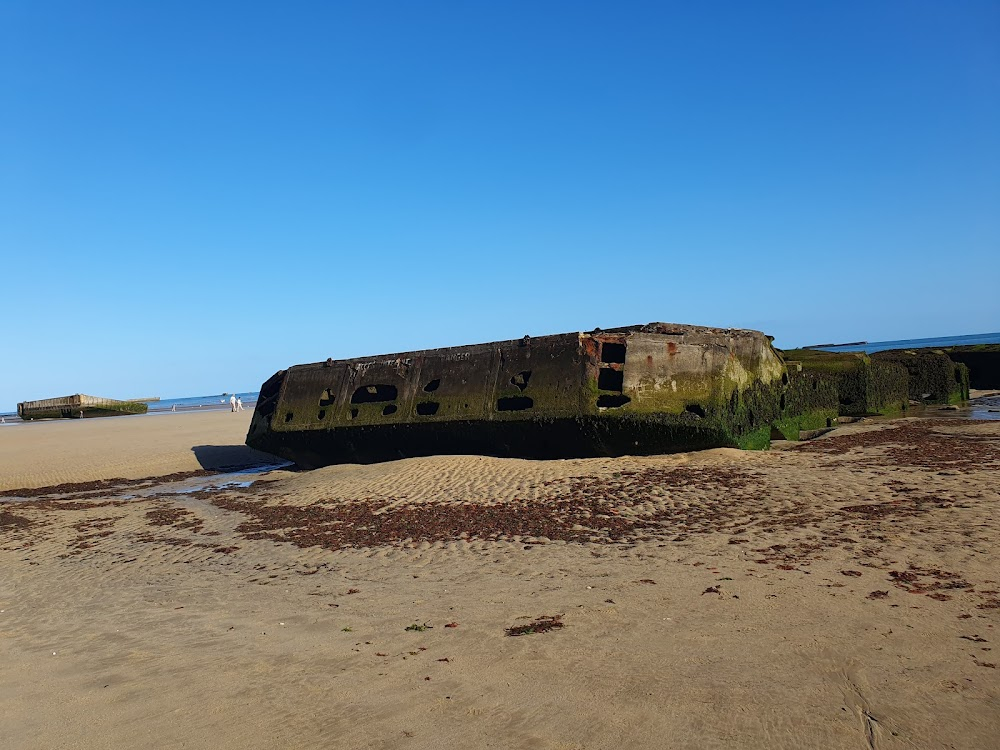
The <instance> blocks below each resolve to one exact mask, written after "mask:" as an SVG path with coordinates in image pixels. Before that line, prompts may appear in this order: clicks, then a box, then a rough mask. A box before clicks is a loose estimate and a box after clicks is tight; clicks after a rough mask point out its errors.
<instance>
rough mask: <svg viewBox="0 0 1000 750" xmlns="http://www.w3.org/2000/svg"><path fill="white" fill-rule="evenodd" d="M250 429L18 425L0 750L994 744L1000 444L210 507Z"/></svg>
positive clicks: (375, 483) (439, 476) (254, 498)
mask: <svg viewBox="0 0 1000 750" xmlns="http://www.w3.org/2000/svg"><path fill="white" fill-rule="evenodd" d="M249 419H250V413H249V412H246V413H240V414H231V413H229V412H213V413H205V414H164V415H157V416H147V417H125V418H115V419H104V420H100V419H98V420H83V421H66V422H51V423H38V424H27V425H20V426H16V427H10V428H8V429H0V491H2V493H3V496H2V497H0V569H2V570H3V575H2V576H0V664H2V665H3V668H2V669H0V706H2V707H3V712H2V718H0V747H2V748H124V747H128V748H163V747H186V748H241V749H244V750H245V749H246V748H274V747H295V748H321V747H322V748H328V747H337V748H341V747H343V748H441V747H449V748H450V747H454V748H537V749H539V750H541V749H546V750H548V749H552V750H555V749H556V748H559V749H569V748H574V749H587V750H590V749H595V750H596V749H598V748H601V749H603V748H608V749H611V748H691V749H694V748H736V747H738V748H845V749H850V750H855V749H856V748H878V749H879V750H885V749H887V748H988V747H996V746H997V737H998V736H1000V670H998V665H1000V651H997V649H998V648H1000V646H998V641H1000V632H998V630H1000V628H998V624H1000V560H998V558H997V555H996V549H997V545H998V543H1000V482H998V481H997V476H998V470H1000V421H993V422H986V421H974V420H965V419H934V418H931V419H904V420H896V421H883V422H878V421H874V422H867V421H866V422H862V423H859V424H853V425H848V426H844V427H841V428H839V429H837V430H835V431H834V432H832V433H829V434H828V435H825V436H824V437H822V438H820V439H817V440H814V441H812V442H810V443H804V444H797V445H796V444H787V443H786V444H782V445H781V446H780V447H779V449H776V450H771V451H767V452H743V451H737V450H731V449H718V450H710V451H702V452H697V453H687V454H677V455H670V456H654V457H644V458H630V457H625V458H619V459H587V460H564V461H524V460H513V459H495V458H485V457H479V456H445V457H431V458H421V459H406V460H401V461H396V462H391V463H384V464H374V465H368V466H357V465H348V466H333V467H328V468H325V469H319V470H316V471H312V472H298V471H292V470H289V469H280V470H272V471H268V472H265V473H261V474H259V475H253V476H252V477H250V478H255V479H257V481H256V482H254V483H253V484H251V485H249V486H246V484H247V481H240V483H238V484H230V485H228V486H221V487H220V486H219V485H224V484H225V483H227V482H232V481H236V480H240V479H241V478H240V477H236V479H235V480H234V477H233V476H231V475H228V474H221V475H220V474H218V473H217V472H218V471H219V470H227V471H228V470H232V469H236V468H240V467H247V466H252V465H255V464H259V463H261V462H264V461H267V460H268V457H267V456H266V455H263V454H254V453H253V452H252V451H250V450H249V449H247V448H246V447H245V446H244V445H243V439H244V436H245V434H246V429H247V426H248V424H249ZM242 479H243V480H246V476H244V477H243V478H242ZM516 634H520V635H516ZM515 635H516V637H515Z"/></svg>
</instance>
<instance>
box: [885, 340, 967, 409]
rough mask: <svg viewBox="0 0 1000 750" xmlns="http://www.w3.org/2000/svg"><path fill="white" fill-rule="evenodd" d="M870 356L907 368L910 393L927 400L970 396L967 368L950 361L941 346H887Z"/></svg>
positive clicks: (913, 397) (955, 401) (958, 399)
mask: <svg viewBox="0 0 1000 750" xmlns="http://www.w3.org/2000/svg"><path fill="white" fill-rule="evenodd" d="M872 358H873V359H876V360H879V361H882V362H895V363H897V364H899V365H902V366H903V367H905V368H906V372H907V382H908V392H909V397H910V399H911V400H913V401H923V402H925V403H929V404H959V403H962V402H963V401H968V400H969V368H968V367H966V366H965V365H964V364H961V363H956V362H953V361H952V360H951V359H950V358H949V356H948V355H947V354H946V353H945V352H944V351H942V350H940V349H890V350H887V351H882V352H876V353H875V354H873V355H872Z"/></svg>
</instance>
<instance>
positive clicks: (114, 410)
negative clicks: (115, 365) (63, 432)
mask: <svg viewBox="0 0 1000 750" xmlns="http://www.w3.org/2000/svg"><path fill="white" fill-rule="evenodd" d="M148 410H149V407H148V406H147V405H146V404H145V403H142V402H140V401H118V400H117V399H113V398H100V397H99V396H87V395H84V394H82V393H77V394H75V395H73V396H60V397H58V398H44V399H40V400H38V401H22V402H21V403H19V404H18V405H17V414H18V416H19V417H21V419H26V420H27V419H80V418H84V417H116V416H122V415H125V414H145V413H146V412H147V411H148Z"/></svg>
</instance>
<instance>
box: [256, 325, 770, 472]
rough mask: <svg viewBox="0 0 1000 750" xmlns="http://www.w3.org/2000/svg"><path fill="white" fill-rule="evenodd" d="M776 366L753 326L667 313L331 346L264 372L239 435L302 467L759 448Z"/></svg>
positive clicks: (764, 436) (767, 425) (765, 436)
mask: <svg viewBox="0 0 1000 750" xmlns="http://www.w3.org/2000/svg"><path fill="white" fill-rule="evenodd" d="M784 372H785V370H784V365H783V363H782V360H781V359H780V357H779V356H778V354H777V353H776V352H775V350H774V349H773V348H772V346H771V343H770V340H769V339H768V337H767V336H765V335H764V334H762V333H760V332H757V331H748V330H739V329H720V328H705V327H700V326H689V325H674V324H667V323H650V324H648V325H643V326H629V327H625V328H615V329H610V330H603V331H602V330H600V329H598V330H595V331H590V332H587V333H566V334H558V335H553V336H540V337H529V336H525V337H523V338H521V339H514V340H510V341H498V342H493V343H488V344H475V345H471V346H459V347H451V348H444V349H433V350H425V351H415V352H405V353H402V354H390V355H383V356H377V357H362V358H357V359H347V360H332V359H331V360H327V361H326V362H317V363H313V364H306V365H296V366H293V367H290V368H289V369H287V370H282V371H280V372H278V373H276V374H275V375H274V376H272V377H271V378H269V379H268V380H267V381H266V382H265V383H264V384H263V386H262V387H261V392H260V396H259V398H258V401H257V406H256V409H255V412H254V415H253V420H252V423H251V426H250V430H249V433H248V435H247V445H249V446H250V447H252V448H255V449H258V450H262V451H267V452H269V453H272V454H275V455H278V456H281V457H283V458H286V459H289V460H292V461H295V462H296V463H298V464H299V465H300V466H302V467H305V468H309V467H317V466H323V465H327V464H333V463H344V462H361V463H366V462H373V461H383V460H390V459H395V458H400V457H408V456H421V455H433V454H484V455H494V456H519V457H525V458H565V457H583V456H614V455H624V454H652V453H665V452H675V451H685V450H692V449H697V448H708V447H723V446H730V447H746V448H764V447H767V445H768V443H769V438H770V425H771V424H772V423H773V422H774V421H775V419H777V418H778V417H779V414H780V411H781V407H780V399H781V393H782V390H783V387H784V386H783V384H782V376H783V375H784Z"/></svg>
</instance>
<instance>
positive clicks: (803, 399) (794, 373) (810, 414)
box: [772, 360, 840, 440]
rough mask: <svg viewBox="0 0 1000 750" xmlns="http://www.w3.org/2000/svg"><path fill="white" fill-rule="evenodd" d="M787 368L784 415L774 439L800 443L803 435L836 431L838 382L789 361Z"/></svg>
mask: <svg viewBox="0 0 1000 750" xmlns="http://www.w3.org/2000/svg"><path fill="white" fill-rule="evenodd" d="M785 366H786V368H787V374H786V386H785V392H784V394H783V395H782V398H781V414H780V416H779V418H778V420H777V421H776V422H775V423H774V425H773V427H774V430H773V431H772V436H773V437H775V438H777V437H779V436H780V437H781V438H784V439H785V440H798V439H799V437H800V433H802V432H813V431H815V430H822V429H825V428H828V427H832V426H833V425H834V423H835V422H836V421H837V417H838V416H839V409H840V401H839V389H838V378H836V377H830V376H829V375H827V374H826V373H822V372H814V371H812V370H808V369H806V368H805V367H804V366H803V364H802V363H801V362H796V361H792V360H786V361H785Z"/></svg>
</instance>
